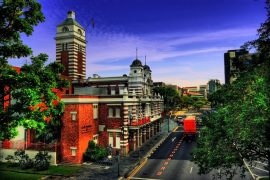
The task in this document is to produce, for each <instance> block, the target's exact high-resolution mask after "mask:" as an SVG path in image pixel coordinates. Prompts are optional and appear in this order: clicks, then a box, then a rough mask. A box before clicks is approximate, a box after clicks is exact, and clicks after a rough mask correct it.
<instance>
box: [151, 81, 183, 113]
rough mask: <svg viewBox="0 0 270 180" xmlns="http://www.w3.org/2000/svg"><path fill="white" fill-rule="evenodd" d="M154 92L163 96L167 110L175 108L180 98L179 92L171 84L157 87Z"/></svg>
mask: <svg viewBox="0 0 270 180" xmlns="http://www.w3.org/2000/svg"><path fill="white" fill-rule="evenodd" d="M154 92H155V93H158V94H160V95H161V96H163V98H164V109H165V111H166V112H168V111H170V110H172V109H174V108H175V107H176V106H177V104H178V102H179V100H180V94H179V92H178V91H177V90H176V89H175V88H173V87H171V86H162V87H155V88H154Z"/></svg>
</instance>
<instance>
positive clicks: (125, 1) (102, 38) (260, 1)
mask: <svg viewBox="0 0 270 180" xmlns="http://www.w3.org/2000/svg"><path fill="white" fill-rule="evenodd" d="M39 2H40V3H41V4H42V7H43V13H44V15H45V17H46V21H45V22H44V23H42V24H39V25H38V26H37V27H35V32H34V33H33V35H32V36H30V37H25V36H23V41H24V43H26V44H28V45H29V46H30V47H31V48H32V49H33V52H34V55H37V54H38V53H41V52H44V53H47V54H48V55H49V57H50V61H51V62H52V61H54V60H55V40H54V37H55V35H56V25H57V24H59V23H61V22H62V21H63V20H64V19H65V18H66V14H67V11H69V10H73V11H75V12H76V20H77V21H78V22H79V23H80V24H81V25H82V26H84V27H86V26H87V25H88V24H89V22H90V20H91V18H92V17H93V18H94V19H95V28H94V29H92V28H91V27H90V26H89V27H88V28H87V41H88V43H87V55H86V61H87V76H92V74H93V73H97V74H99V75H100V76H118V75H123V74H128V73H129V65H130V64H131V63H132V61H133V60H134V58H135V56H136V54H135V52H136V50H135V49H136V47H137V48H138V57H139V59H141V60H142V62H144V56H145V55H146V56H147V64H148V65H149V66H150V68H151V69H152V73H153V80H154V81H163V82H166V83H172V84H177V85H179V86H181V87H182V86H191V85H200V84H206V83H207V81H208V80H209V79H220V80H221V82H222V83H223V82H224V63H223V54H224V53H225V52H226V51H227V50H229V49H237V48H239V47H240V46H241V45H242V44H243V43H244V42H246V41H248V40H253V39H255V38H256V33H257V32H256V29H257V28H259V26H260V24H261V23H262V22H263V21H264V20H265V19H266V11H265V9H264V6H265V1H264V0H40V1H39ZM26 59H27V58H22V59H20V60H11V61H10V63H11V64H12V65H16V66H21V65H22V64H23V63H25V62H26ZM28 59H29V58H28Z"/></svg>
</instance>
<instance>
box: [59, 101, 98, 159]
mask: <svg viewBox="0 0 270 180" xmlns="http://www.w3.org/2000/svg"><path fill="white" fill-rule="evenodd" d="M75 111H76V112H77V119H76V121H72V120H71V114H70V112H75ZM62 121H63V127H62V132H61V133H62V134H61V153H62V161H63V162H69V163H82V160H83V153H84V152H85V150H86V148H87V146H88V142H89V141H90V140H92V139H93V135H94V134H97V133H98V124H97V122H98V121H97V120H94V119H93V105H92V104H66V106H65V113H64V115H63V117H62ZM70 147H76V148H77V150H76V156H72V154H71V149H70Z"/></svg>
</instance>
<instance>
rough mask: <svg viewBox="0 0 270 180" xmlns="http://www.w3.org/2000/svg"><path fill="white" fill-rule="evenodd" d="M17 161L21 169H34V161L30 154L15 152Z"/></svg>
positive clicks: (21, 151)
mask: <svg viewBox="0 0 270 180" xmlns="http://www.w3.org/2000/svg"><path fill="white" fill-rule="evenodd" d="M14 155H15V160H17V161H19V166H20V167H21V169H29V168H32V167H33V160H32V159H30V158H29V156H28V154H25V151H24V150H17V151H16V152H14Z"/></svg>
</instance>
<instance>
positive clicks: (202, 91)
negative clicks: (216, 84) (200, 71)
mask: <svg viewBox="0 0 270 180" xmlns="http://www.w3.org/2000/svg"><path fill="white" fill-rule="evenodd" d="M199 93H200V94H202V95H203V96H204V97H205V98H207V85H200V86H199Z"/></svg>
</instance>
